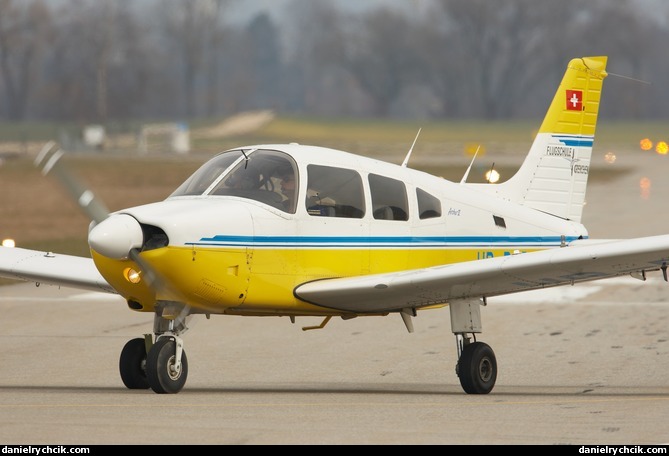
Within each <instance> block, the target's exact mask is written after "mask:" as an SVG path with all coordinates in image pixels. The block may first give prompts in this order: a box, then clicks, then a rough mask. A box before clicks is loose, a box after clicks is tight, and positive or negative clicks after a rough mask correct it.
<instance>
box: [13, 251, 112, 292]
mask: <svg viewBox="0 0 669 456" xmlns="http://www.w3.org/2000/svg"><path fill="white" fill-rule="evenodd" d="M0 277H6V278H8V279H16V280H22V281H28V282H33V281H34V282H39V283H45V284H49V285H62V286H64V287H71V288H80V289H84V290H92V291H102V292H108V293H116V291H115V290H114V289H113V288H112V287H111V286H110V285H109V283H107V281H106V280H105V279H104V278H103V277H102V276H101V275H100V273H99V272H98V270H97V268H96V267H95V264H94V263H93V260H92V259H91V258H84V257H78V256H72V255H60V254H54V253H50V252H40V251H37V250H27V249H20V248H9V247H0Z"/></svg>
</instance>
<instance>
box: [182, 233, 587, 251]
mask: <svg viewBox="0 0 669 456" xmlns="http://www.w3.org/2000/svg"><path fill="white" fill-rule="evenodd" d="M576 239H578V238H577V237H567V238H565V239H564V240H563V239H562V237H560V236H520V237H507V236H499V237H492V236H457V237H443V236H427V237H416V236H394V237H382V236H378V237H351V236H225V235H217V236H214V237H209V238H202V239H200V240H199V241H197V242H188V243H186V245H192V246H217V247H294V248H300V247H309V248H313V247H318V248H332V247H337V248H341V247H356V248H360V247H373V248H378V247H391V248H396V247H477V246H485V247H491V248H505V247H514V246H520V247H531V246H536V247H551V246H558V245H560V244H561V243H562V242H571V241H574V240H576Z"/></svg>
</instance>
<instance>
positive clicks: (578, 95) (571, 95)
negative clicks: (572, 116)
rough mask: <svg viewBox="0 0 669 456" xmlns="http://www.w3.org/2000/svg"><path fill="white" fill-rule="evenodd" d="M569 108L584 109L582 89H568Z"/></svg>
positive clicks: (573, 109)
mask: <svg viewBox="0 0 669 456" xmlns="http://www.w3.org/2000/svg"><path fill="white" fill-rule="evenodd" d="M567 110H568V111H582V110H583V92H582V91H580V90H567Z"/></svg>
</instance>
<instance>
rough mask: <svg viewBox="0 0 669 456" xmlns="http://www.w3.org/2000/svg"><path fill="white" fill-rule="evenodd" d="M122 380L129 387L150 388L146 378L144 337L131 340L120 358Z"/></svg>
mask: <svg viewBox="0 0 669 456" xmlns="http://www.w3.org/2000/svg"><path fill="white" fill-rule="evenodd" d="M118 367H119V371H120V372H121V380H123V384H124V385H125V386H126V387H127V388H128V389H149V381H148V380H147V378H146V344H145V342H144V339H131V340H129V341H128V342H127V343H126V344H125V346H124V347H123V350H122V351H121V358H120V360H119V366H118Z"/></svg>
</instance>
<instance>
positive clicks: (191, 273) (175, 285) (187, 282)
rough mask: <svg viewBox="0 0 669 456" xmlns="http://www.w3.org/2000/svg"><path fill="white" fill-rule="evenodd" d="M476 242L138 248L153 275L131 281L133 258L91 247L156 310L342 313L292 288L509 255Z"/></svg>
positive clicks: (122, 284) (128, 289)
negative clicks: (159, 304)
mask: <svg viewBox="0 0 669 456" xmlns="http://www.w3.org/2000/svg"><path fill="white" fill-rule="evenodd" d="M508 254H509V252H508V251H507V250H504V249H494V250H482V249H480V248H438V249H434V248H425V249H421V248H415V247H413V248H392V249H386V248H377V249H369V248H367V249H355V248H337V249H309V248H300V249H295V248H285V249H282V248H224V249H223V248H175V247H169V248H163V249H158V250H153V251H147V252H143V253H141V257H142V259H143V260H144V261H145V262H146V263H148V264H149V265H150V266H151V267H152V268H153V269H154V271H155V272H156V275H157V277H158V279H157V281H155V282H154V283H153V284H149V283H147V282H148V280H146V277H147V275H146V273H145V272H144V273H142V275H143V276H144V280H141V281H140V282H139V283H131V282H130V281H128V280H127V279H126V278H125V277H126V276H127V274H126V270H127V269H128V268H133V269H135V270H139V267H138V266H137V265H136V264H135V263H134V262H133V261H131V260H112V259H109V258H105V257H102V256H100V255H98V254H97V253H95V252H92V256H93V259H94V261H95V263H96V265H97V267H98V269H99V270H100V273H101V274H102V275H103V276H104V277H105V279H107V281H108V282H109V283H110V285H112V286H113V287H114V288H115V289H116V290H117V291H118V292H119V294H120V295H121V296H123V297H124V298H125V299H126V300H127V301H128V303H129V305H130V307H131V308H132V309H134V310H138V311H141V312H153V311H154V307H155V303H156V301H179V302H186V303H188V304H189V305H190V306H191V307H192V308H193V309H197V310H198V311H200V312H202V313H214V314H231V315H294V316H309V315H313V316H325V315H334V316H340V315H347V314H345V313H343V312H340V311H336V310H333V309H328V308H323V307H319V306H315V305H313V304H309V303H306V302H304V301H301V300H299V299H297V298H295V296H294V295H293V290H294V289H295V287H297V286H298V285H301V284H303V283H305V282H310V281H313V280H320V279H328V278H336V277H351V276H358V275H368V274H378V273H386V272H394V271H402V270H407V269H419V268H425V267H432V266H437V265H443V264H451V263H458V262H462V261H471V260H477V259H483V258H490V257H496V256H503V255H508Z"/></svg>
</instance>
